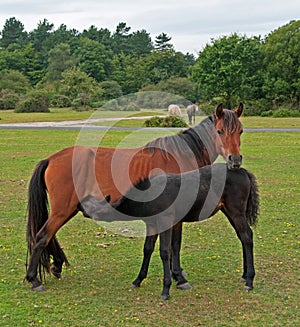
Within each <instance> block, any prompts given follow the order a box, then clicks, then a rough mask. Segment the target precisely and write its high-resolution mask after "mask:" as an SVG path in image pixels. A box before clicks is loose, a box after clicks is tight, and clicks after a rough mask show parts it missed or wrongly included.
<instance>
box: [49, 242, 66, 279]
mask: <svg viewBox="0 0 300 327" xmlns="http://www.w3.org/2000/svg"><path fill="white" fill-rule="evenodd" d="M48 246H50V249H49V251H50V253H51V254H52V256H53V263H52V264H51V267H50V271H51V273H52V275H53V276H54V277H56V278H61V272H62V266H63V264H64V263H65V264H66V266H69V265H70V264H69V261H68V259H67V257H66V255H65V253H64V251H63V249H62V248H61V246H60V244H59V243H58V241H57V238H56V236H53V238H52V239H51V242H50V243H49V245H48Z"/></svg>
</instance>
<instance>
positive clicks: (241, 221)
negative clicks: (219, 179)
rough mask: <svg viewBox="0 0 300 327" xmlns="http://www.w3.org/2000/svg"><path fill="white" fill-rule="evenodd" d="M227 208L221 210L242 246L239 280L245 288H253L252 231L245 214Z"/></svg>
mask: <svg viewBox="0 0 300 327" xmlns="http://www.w3.org/2000/svg"><path fill="white" fill-rule="evenodd" d="M228 211H229V210H226V211H223V212H224V214H225V215H226V216H227V218H228V220H229V221H230V223H231V225H232V226H233V228H234V229H235V232H236V234H237V236H238V238H239V240H240V241H241V243H242V247H243V267H244V271H243V275H242V278H241V282H245V286H244V288H245V290H248V291H249V290H252V289H253V280H254V277H255V269H254V257H253V232H252V230H251V228H250V226H249V225H248V223H247V220H246V217H245V214H243V213H240V212H237V213H235V214H232V213H229V212H228Z"/></svg>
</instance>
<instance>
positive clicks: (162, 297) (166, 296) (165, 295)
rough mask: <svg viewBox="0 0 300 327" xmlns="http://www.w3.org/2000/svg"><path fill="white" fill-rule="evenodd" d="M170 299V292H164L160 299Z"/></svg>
mask: <svg viewBox="0 0 300 327" xmlns="http://www.w3.org/2000/svg"><path fill="white" fill-rule="evenodd" d="M169 299H170V295H169V294H163V295H162V296H161V297H160V300H161V301H167V300H169Z"/></svg>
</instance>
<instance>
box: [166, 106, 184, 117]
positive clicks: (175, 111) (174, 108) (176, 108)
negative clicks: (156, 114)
mask: <svg viewBox="0 0 300 327" xmlns="http://www.w3.org/2000/svg"><path fill="white" fill-rule="evenodd" d="M168 113H169V115H177V116H181V109H180V107H179V106H178V105H177V104H170V105H169V107H168Z"/></svg>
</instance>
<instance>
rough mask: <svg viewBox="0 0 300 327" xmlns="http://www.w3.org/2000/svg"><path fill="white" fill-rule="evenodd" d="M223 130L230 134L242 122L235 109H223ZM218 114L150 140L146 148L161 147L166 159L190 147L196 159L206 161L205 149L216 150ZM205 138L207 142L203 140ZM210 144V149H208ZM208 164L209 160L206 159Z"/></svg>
mask: <svg viewBox="0 0 300 327" xmlns="http://www.w3.org/2000/svg"><path fill="white" fill-rule="evenodd" d="M222 120H223V131H224V132H225V133H226V134H228V135H230V134H232V133H234V132H235V131H236V130H237V128H238V127H240V126H241V123H240V121H239V119H238V117H237V115H236V114H235V112H234V111H232V110H228V109H224V110H223V116H222ZM215 125H216V115H215V114H213V115H210V116H208V117H207V118H205V119H204V120H203V121H202V122H201V123H200V124H199V125H197V126H194V127H190V128H188V129H186V130H184V131H182V132H180V133H178V134H176V135H170V136H165V137H159V138H157V139H154V140H152V141H150V142H148V143H147V144H146V145H145V146H144V149H146V150H148V151H149V152H150V153H152V154H153V153H154V152H155V151H156V150H157V149H159V150H160V151H161V152H162V153H163V154H164V157H165V159H168V155H169V154H170V153H171V154H175V155H178V156H180V154H182V153H183V152H184V151H185V148H186V147H188V148H190V150H191V151H192V152H193V154H194V156H195V158H196V159H198V160H200V161H202V162H203V161H204V160H205V158H206V157H207V154H206V153H205V150H208V151H209V152H210V153H211V151H215V150H214V146H213V145H214V138H215V136H216V130H215ZM203 140H204V141H205V142H203ZM207 146H209V149H207ZM205 163H206V164H207V163H208V162H206V161H205Z"/></svg>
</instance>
